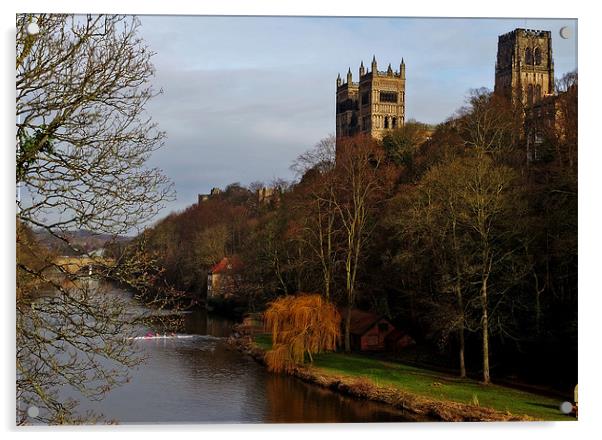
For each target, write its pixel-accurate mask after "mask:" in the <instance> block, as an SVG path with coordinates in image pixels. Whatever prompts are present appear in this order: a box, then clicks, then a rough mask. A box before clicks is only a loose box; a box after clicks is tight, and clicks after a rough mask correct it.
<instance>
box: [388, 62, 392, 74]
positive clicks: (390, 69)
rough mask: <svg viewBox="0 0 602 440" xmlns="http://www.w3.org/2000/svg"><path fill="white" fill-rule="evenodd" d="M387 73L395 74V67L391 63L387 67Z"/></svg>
mask: <svg viewBox="0 0 602 440" xmlns="http://www.w3.org/2000/svg"><path fill="white" fill-rule="evenodd" d="M387 75H388V76H393V69H392V68H391V63H389V67H387Z"/></svg>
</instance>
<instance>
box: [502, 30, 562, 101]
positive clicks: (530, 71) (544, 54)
mask: <svg viewBox="0 0 602 440" xmlns="http://www.w3.org/2000/svg"><path fill="white" fill-rule="evenodd" d="M495 93H496V94H499V95H502V96H506V97H507V98H509V99H511V100H512V101H513V102H515V103H522V104H523V105H524V106H532V105H533V104H534V103H537V102H538V101H540V100H541V99H542V98H544V97H545V96H547V95H551V94H553V93H554V61H553V59H552V36H551V33H550V31H538V30H531V29H515V30H513V31H512V32H508V33H507V34H504V35H500V36H499V38H498V46H497V62H496V65H495Z"/></svg>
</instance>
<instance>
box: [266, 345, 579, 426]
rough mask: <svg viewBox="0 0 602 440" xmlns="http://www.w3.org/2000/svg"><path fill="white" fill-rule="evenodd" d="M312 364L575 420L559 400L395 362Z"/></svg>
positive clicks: (349, 359) (451, 397)
mask: <svg viewBox="0 0 602 440" xmlns="http://www.w3.org/2000/svg"><path fill="white" fill-rule="evenodd" d="M255 343H256V344H257V345H258V346H259V347H261V348H262V349H264V350H269V349H270V348H271V338H270V335H257V336H256V337H255ZM313 366H314V367H315V368H318V369H320V370H322V371H324V372H325V373H328V374H333V375H339V376H351V377H364V378H367V379H369V380H371V381H372V382H374V383H375V384H376V385H379V386H393V387H396V388H399V389H401V390H404V391H407V392H410V393H414V394H418V395H421V396H425V397H429V398H432V399H437V400H444V401H455V402H461V403H468V404H472V403H473V401H474V399H475V396H476V399H478V402H479V405H480V406H482V407H488V408H494V409H497V410H499V411H504V412H505V411H509V412H511V413H513V414H526V415H529V416H532V417H537V418H541V419H544V420H559V421H560V420H575V418H574V417H570V416H566V415H564V414H562V413H561V412H560V409H559V406H560V403H561V401H560V400H559V399H554V398H550V397H546V396H541V395H539V394H533V393H530V392H525V391H521V390H517V389H514V388H509V387H503V386H499V385H493V384H491V385H483V384H482V383H480V382H478V381H475V380H472V379H460V378H459V377H454V376H450V375H445V374H442V373H439V372H435V371H432V370H427V369H424V368H417V367H413V366H409V365H405V364H402V363H398V362H387V361H382V360H378V359H373V358H370V357H367V356H362V355H357V354H344V353H324V354H320V355H317V356H315V357H314V364H313Z"/></svg>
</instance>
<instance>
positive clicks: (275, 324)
mask: <svg viewBox="0 0 602 440" xmlns="http://www.w3.org/2000/svg"><path fill="white" fill-rule="evenodd" d="M265 322H266V327H267V328H268V329H269V330H270V332H271V333H272V350H270V351H268V352H267V353H266V357H265V360H266V364H267V366H268V370H270V371H273V372H281V371H287V372H288V371H290V370H292V369H293V368H294V367H295V365H297V364H301V363H303V362H304V361H305V356H306V355H307V356H308V358H309V360H310V362H313V357H312V354H317V353H321V352H323V351H329V350H334V349H335V348H336V344H337V342H338V340H339V338H340V335H341V330H340V328H341V316H340V314H339V312H338V311H337V309H336V308H335V307H334V305H332V304H331V303H329V302H328V301H326V300H325V299H324V298H323V297H322V296H320V295H318V294H299V295H297V296H285V297H282V298H279V299H277V300H276V301H274V302H272V303H271V304H270V307H269V308H268V310H267V311H266V312H265Z"/></svg>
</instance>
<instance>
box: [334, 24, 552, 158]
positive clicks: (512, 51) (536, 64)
mask: <svg viewBox="0 0 602 440" xmlns="http://www.w3.org/2000/svg"><path fill="white" fill-rule="evenodd" d="M370 67H371V68H370V71H367V69H366V68H365V67H364V63H363V62H362V63H361V65H360V68H359V78H358V81H357V82H354V81H353V74H352V73H351V68H349V70H348V72H347V78H346V81H343V80H342V79H341V75H340V74H339V76H338V77H337V83H336V84H337V86H336V137H337V139H340V138H344V137H349V136H354V135H356V134H359V133H361V134H367V135H370V136H372V137H373V138H376V139H382V138H383V136H384V135H385V134H386V133H387V132H389V131H392V130H394V129H396V128H398V127H402V126H403V125H404V122H405V88H406V70H405V69H406V67H405V63H404V61H403V58H402V60H401V63H400V65H399V71H393V69H392V68H391V64H389V66H388V68H387V70H386V71H379V70H378V66H377V63H376V57H373V58H372V65H371V66H370ZM494 93H495V94H496V95H499V96H503V97H505V98H507V99H508V100H510V101H511V102H512V103H513V104H515V105H518V106H520V107H521V108H522V109H523V116H524V119H523V122H524V132H523V135H524V138H525V140H526V142H527V149H528V151H527V155H528V158H529V160H536V159H538V145H539V144H541V140H542V133H543V132H544V131H545V129H546V126H550V125H554V124H555V123H556V120H557V119H558V109H557V99H556V98H557V95H555V90H554V60H553V57H552V36H551V32H550V31H542V30H532V29H520V28H517V29H514V30H513V31H511V32H508V33H506V34H503V35H500V36H499V37H498V48H497V61H496V64H495V87H494Z"/></svg>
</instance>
